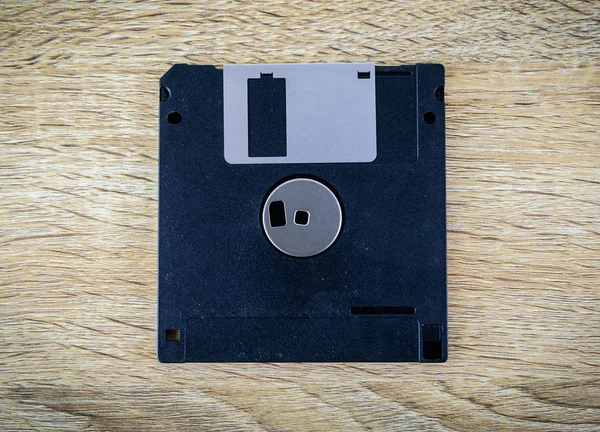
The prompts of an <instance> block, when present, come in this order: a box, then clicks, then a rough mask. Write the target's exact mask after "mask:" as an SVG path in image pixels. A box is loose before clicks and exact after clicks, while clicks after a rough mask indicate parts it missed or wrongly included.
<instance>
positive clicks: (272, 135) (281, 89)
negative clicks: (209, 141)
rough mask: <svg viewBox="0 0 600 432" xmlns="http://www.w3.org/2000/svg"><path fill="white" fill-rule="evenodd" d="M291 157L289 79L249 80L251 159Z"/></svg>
mask: <svg viewBox="0 0 600 432" xmlns="http://www.w3.org/2000/svg"><path fill="white" fill-rule="evenodd" d="M286 155H287V125H286V101H285V78H274V77H273V74H272V73H261V74H260V78H249V79H248V156H249V157H277V156H280V157H281V156H286Z"/></svg>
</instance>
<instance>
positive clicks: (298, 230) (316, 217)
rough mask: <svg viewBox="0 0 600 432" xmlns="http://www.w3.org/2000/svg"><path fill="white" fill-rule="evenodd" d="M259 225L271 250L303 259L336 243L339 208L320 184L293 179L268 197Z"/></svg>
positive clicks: (339, 225)
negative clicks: (272, 248) (275, 249)
mask: <svg viewBox="0 0 600 432" xmlns="http://www.w3.org/2000/svg"><path fill="white" fill-rule="evenodd" d="M261 221H262V225H263V229H264V232H265V234H266V236H267V239H269V241H270V242H271V244H272V245H273V246H275V247H276V248H277V249H279V250H280V251H281V252H283V253H285V254H287V255H290V256H293V257H303V258H306V257H311V256H314V255H317V254H319V253H321V252H323V251H325V250H327V249H328V248H329V247H330V246H331V245H332V244H333V243H334V242H335V240H336V239H337V237H338V236H339V234H340V230H341V229H342V206H341V205H340V201H339V200H338V198H337V196H336V195H335V193H333V191H332V190H331V189H330V188H329V187H327V186H326V185H325V184H323V183H321V182H320V181H318V180H314V179H310V178H294V179H291V180H288V181H286V182H284V183H282V184H280V185H279V186H277V187H276V188H275V189H273V190H272V191H271V193H270V194H269V195H268V196H267V199H266V200H265V203H264V206H263V209H262V215H261Z"/></svg>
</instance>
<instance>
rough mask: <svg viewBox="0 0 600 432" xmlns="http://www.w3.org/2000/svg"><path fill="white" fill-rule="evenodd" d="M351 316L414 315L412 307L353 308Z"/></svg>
mask: <svg viewBox="0 0 600 432" xmlns="http://www.w3.org/2000/svg"><path fill="white" fill-rule="evenodd" d="M350 313H351V314H352V315H414V314H415V308H414V307H413V306H354V307H353V308H352V309H350Z"/></svg>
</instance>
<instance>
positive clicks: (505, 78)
mask: <svg viewBox="0 0 600 432" xmlns="http://www.w3.org/2000/svg"><path fill="white" fill-rule="evenodd" d="M0 50H1V52H2V56H1V59H2V62H1V64H0V98H1V100H0V124H1V129H0V144H1V147H0V149H1V150H0V156H1V158H0V179H1V183H0V188H1V189H0V200H1V201H0V203H1V206H0V215H1V219H0V222H1V223H0V243H1V244H2V247H1V249H0V269H1V270H0V272H1V273H0V429H3V430H31V429H58V430H65V429H67V430H92V431H101V430H145V431H154V430H178V431H184V430H191V431H199V430H205V431H237V430H284V431H298V430H313V431H325V430H328V431H329V430H331V431H338V430H339V431H361V430H378V431H379V430H381V431H395V430H403V431H408V430H432V431H450V430H457V431H458V430H460V431H463V430H479V431H483V430H486V431H487V430H498V431H500V430H534V431H554V430H556V431H571V430H581V431H592V430H600V218H599V216H600V147H599V145H600V143H599V140H600V133H599V128H600V4H599V3H598V2H593V1H590V2H586V1H570V0H560V1H540V2H536V1H527V2H516V1H503V2H501V1H496V0H495V1H486V2H477V3H475V2H469V1H466V0H463V1H459V2H454V3H452V2H438V1H425V2H408V3H399V4H398V3H391V2H389V3H388V2H373V3H371V2H368V1H359V2H334V3H331V2H322V3H321V2H312V1H310V2H309V1H299V0H296V1H290V2H286V1H278V2H269V3H260V2H250V1H248V2H242V1H238V2H227V1H218V2H206V3H205V2H203V3H196V2H189V3H188V2H177V3H170V2H139V3H70V2H65V3H62V2H47V3H40V2H18V3H16V2H3V5H2V8H0ZM324 61H334V62H345V61H373V62H376V63H377V64H390V65H393V64H403V63H414V62H441V63H443V64H445V65H446V71H447V86H446V102H447V135H448V143H447V167H448V176H447V181H448V230H449V234H448V241H449V257H448V259H449V334H450V338H449V344H450V359H449V361H448V362H447V363H446V364H443V365H419V364H308V365H307V364H257V365H246V364H242V365H233V364H184V365H165V364H160V363H158V362H157V361H156V359H155V326H156V319H155V314H156V262H157V195H158V191H157V190H158V188H157V172H158V169H157V168H158V167H157V155H158V151H157V150H158V137H157V129H158V128H157V112H158V92H157V91H158V79H159V77H160V76H161V75H162V74H163V73H164V72H165V71H167V70H168V69H169V67H170V65H172V64H174V63H190V64H221V63H248V62H324Z"/></svg>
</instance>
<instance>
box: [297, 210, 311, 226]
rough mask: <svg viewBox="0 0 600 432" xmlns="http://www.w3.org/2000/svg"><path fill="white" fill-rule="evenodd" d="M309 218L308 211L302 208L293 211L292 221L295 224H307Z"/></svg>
mask: <svg viewBox="0 0 600 432" xmlns="http://www.w3.org/2000/svg"><path fill="white" fill-rule="evenodd" d="M309 219H310V213H309V212H307V211H304V210H296V213H294V223H295V224H296V225H308V220H309Z"/></svg>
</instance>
